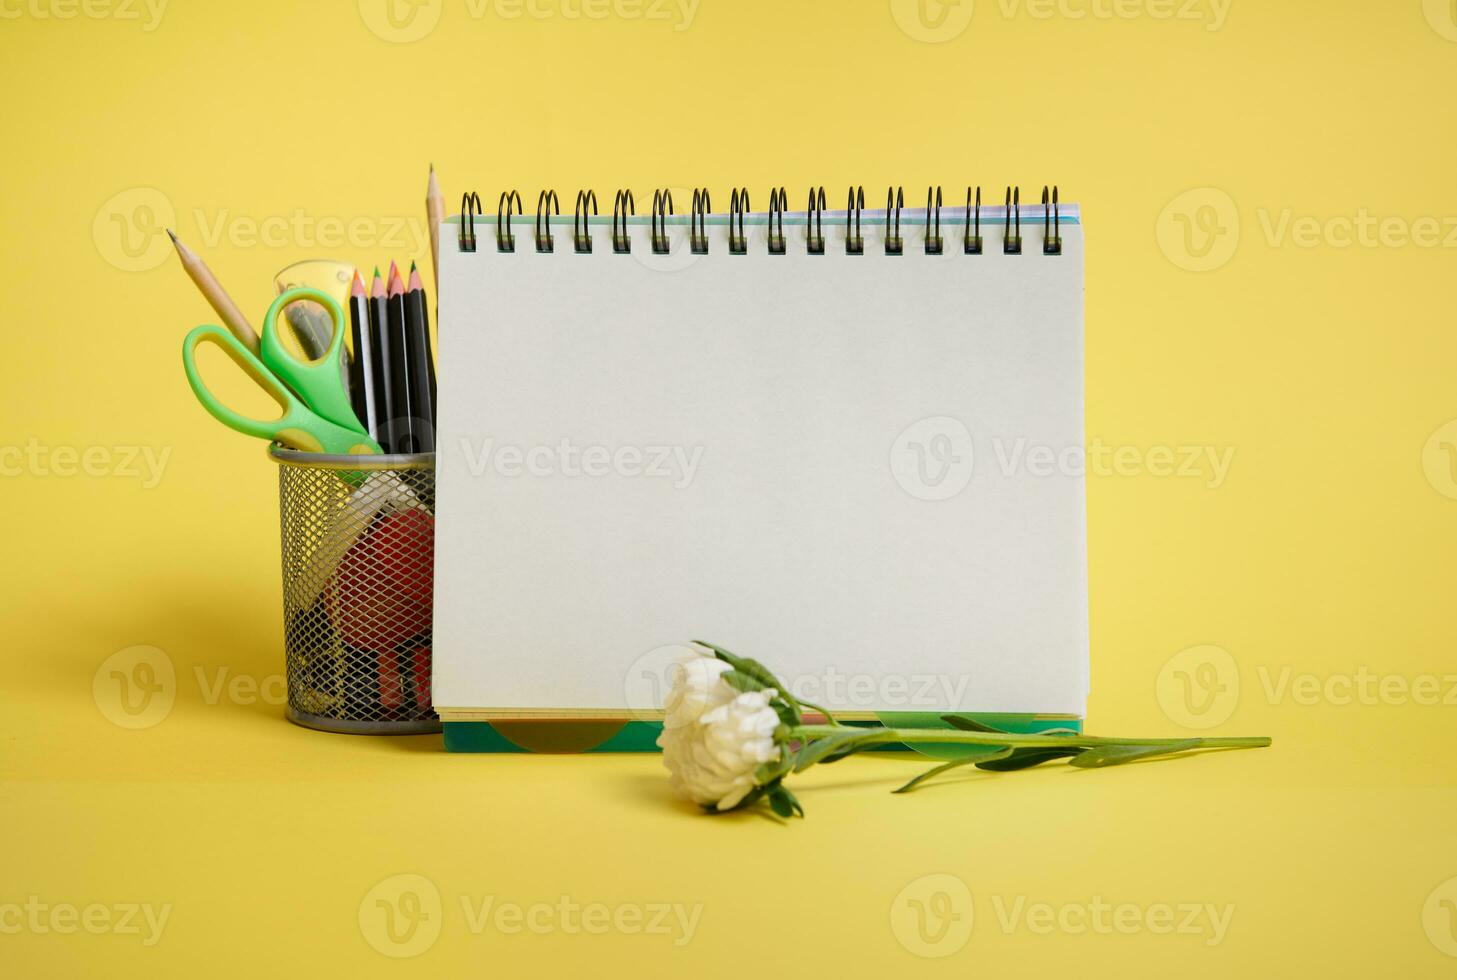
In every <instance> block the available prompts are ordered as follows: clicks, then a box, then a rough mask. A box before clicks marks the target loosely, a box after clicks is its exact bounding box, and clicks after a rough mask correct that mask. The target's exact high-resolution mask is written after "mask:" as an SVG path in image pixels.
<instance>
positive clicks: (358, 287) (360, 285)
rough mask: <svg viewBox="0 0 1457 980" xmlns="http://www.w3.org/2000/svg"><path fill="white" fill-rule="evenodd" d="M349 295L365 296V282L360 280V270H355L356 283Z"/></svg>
mask: <svg viewBox="0 0 1457 980" xmlns="http://www.w3.org/2000/svg"><path fill="white" fill-rule="evenodd" d="M349 295H350V296H363V295H364V280H363V279H361V278H360V276H359V270H358V269H355V270H354V282H353V283H352V284H351V285H350V286H349Z"/></svg>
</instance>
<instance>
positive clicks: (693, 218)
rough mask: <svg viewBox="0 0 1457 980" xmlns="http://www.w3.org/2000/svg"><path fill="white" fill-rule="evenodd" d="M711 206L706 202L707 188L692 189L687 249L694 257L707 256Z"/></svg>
mask: <svg viewBox="0 0 1457 980" xmlns="http://www.w3.org/2000/svg"><path fill="white" fill-rule="evenodd" d="M712 210H713V205H712V204H710V203H709V202H708V188H707V187H703V188H697V187H695V188H694V189H693V211H692V212H691V213H690V214H689V215H688V247H689V248H690V249H692V250H693V254H694V255H707V254H708V212H710V211H712Z"/></svg>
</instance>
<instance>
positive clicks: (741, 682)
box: [719, 670, 764, 693]
mask: <svg viewBox="0 0 1457 980" xmlns="http://www.w3.org/2000/svg"><path fill="white" fill-rule="evenodd" d="M719 676H720V677H722V678H723V680H724V683H726V684H727V685H728V686H729V687H731V688H733V689H734V690H735V691H740V692H743V693H749V692H752V691H762V690H764V685H763V684H761V683H759V681H758V680H756V679H755V678H753V677H750V676H749V675H748V674H746V673H744V672H743V671H742V670H726V671H724V672H723V673H722V674H720V675H719Z"/></svg>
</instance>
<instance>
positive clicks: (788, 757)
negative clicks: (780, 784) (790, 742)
mask: <svg viewBox="0 0 1457 980" xmlns="http://www.w3.org/2000/svg"><path fill="white" fill-rule="evenodd" d="M794 759H795V756H794V754H793V753H791V752H788V751H786V750H784V749H783V748H781V749H780V750H779V758H778V759H776V760H775V761H773V762H766V763H764V764H763V765H761V766H760V767H759V768H758V769H756V770H754V782H756V783H758V784H759V785H760V786H768V785H769V784H770V783H773V782H774V781H775V780H779V779H783V778H784V777H785V776H787V775H788V774H789V771H790V770H791V769H793V768H794Z"/></svg>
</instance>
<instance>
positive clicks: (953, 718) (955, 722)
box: [941, 715, 1012, 735]
mask: <svg viewBox="0 0 1457 980" xmlns="http://www.w3.org/2000/svg"><path fill="white" fill-rule="evenodd" d="M941 720H942V721H944V722H946V724H948V725H950V726H951V727H952V728H959V729H961V730H962V731H963V732H982V733H984V734H987V735H1010V734H1012V733H1011V732H1008V731H1003V730H1002V729H1000V728H993V727H992V726H991V725H983V724H982V723H981V722H979V721H977V720H976V719H975V718H968V717H966V715H942V716H941Z"/></svg>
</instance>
